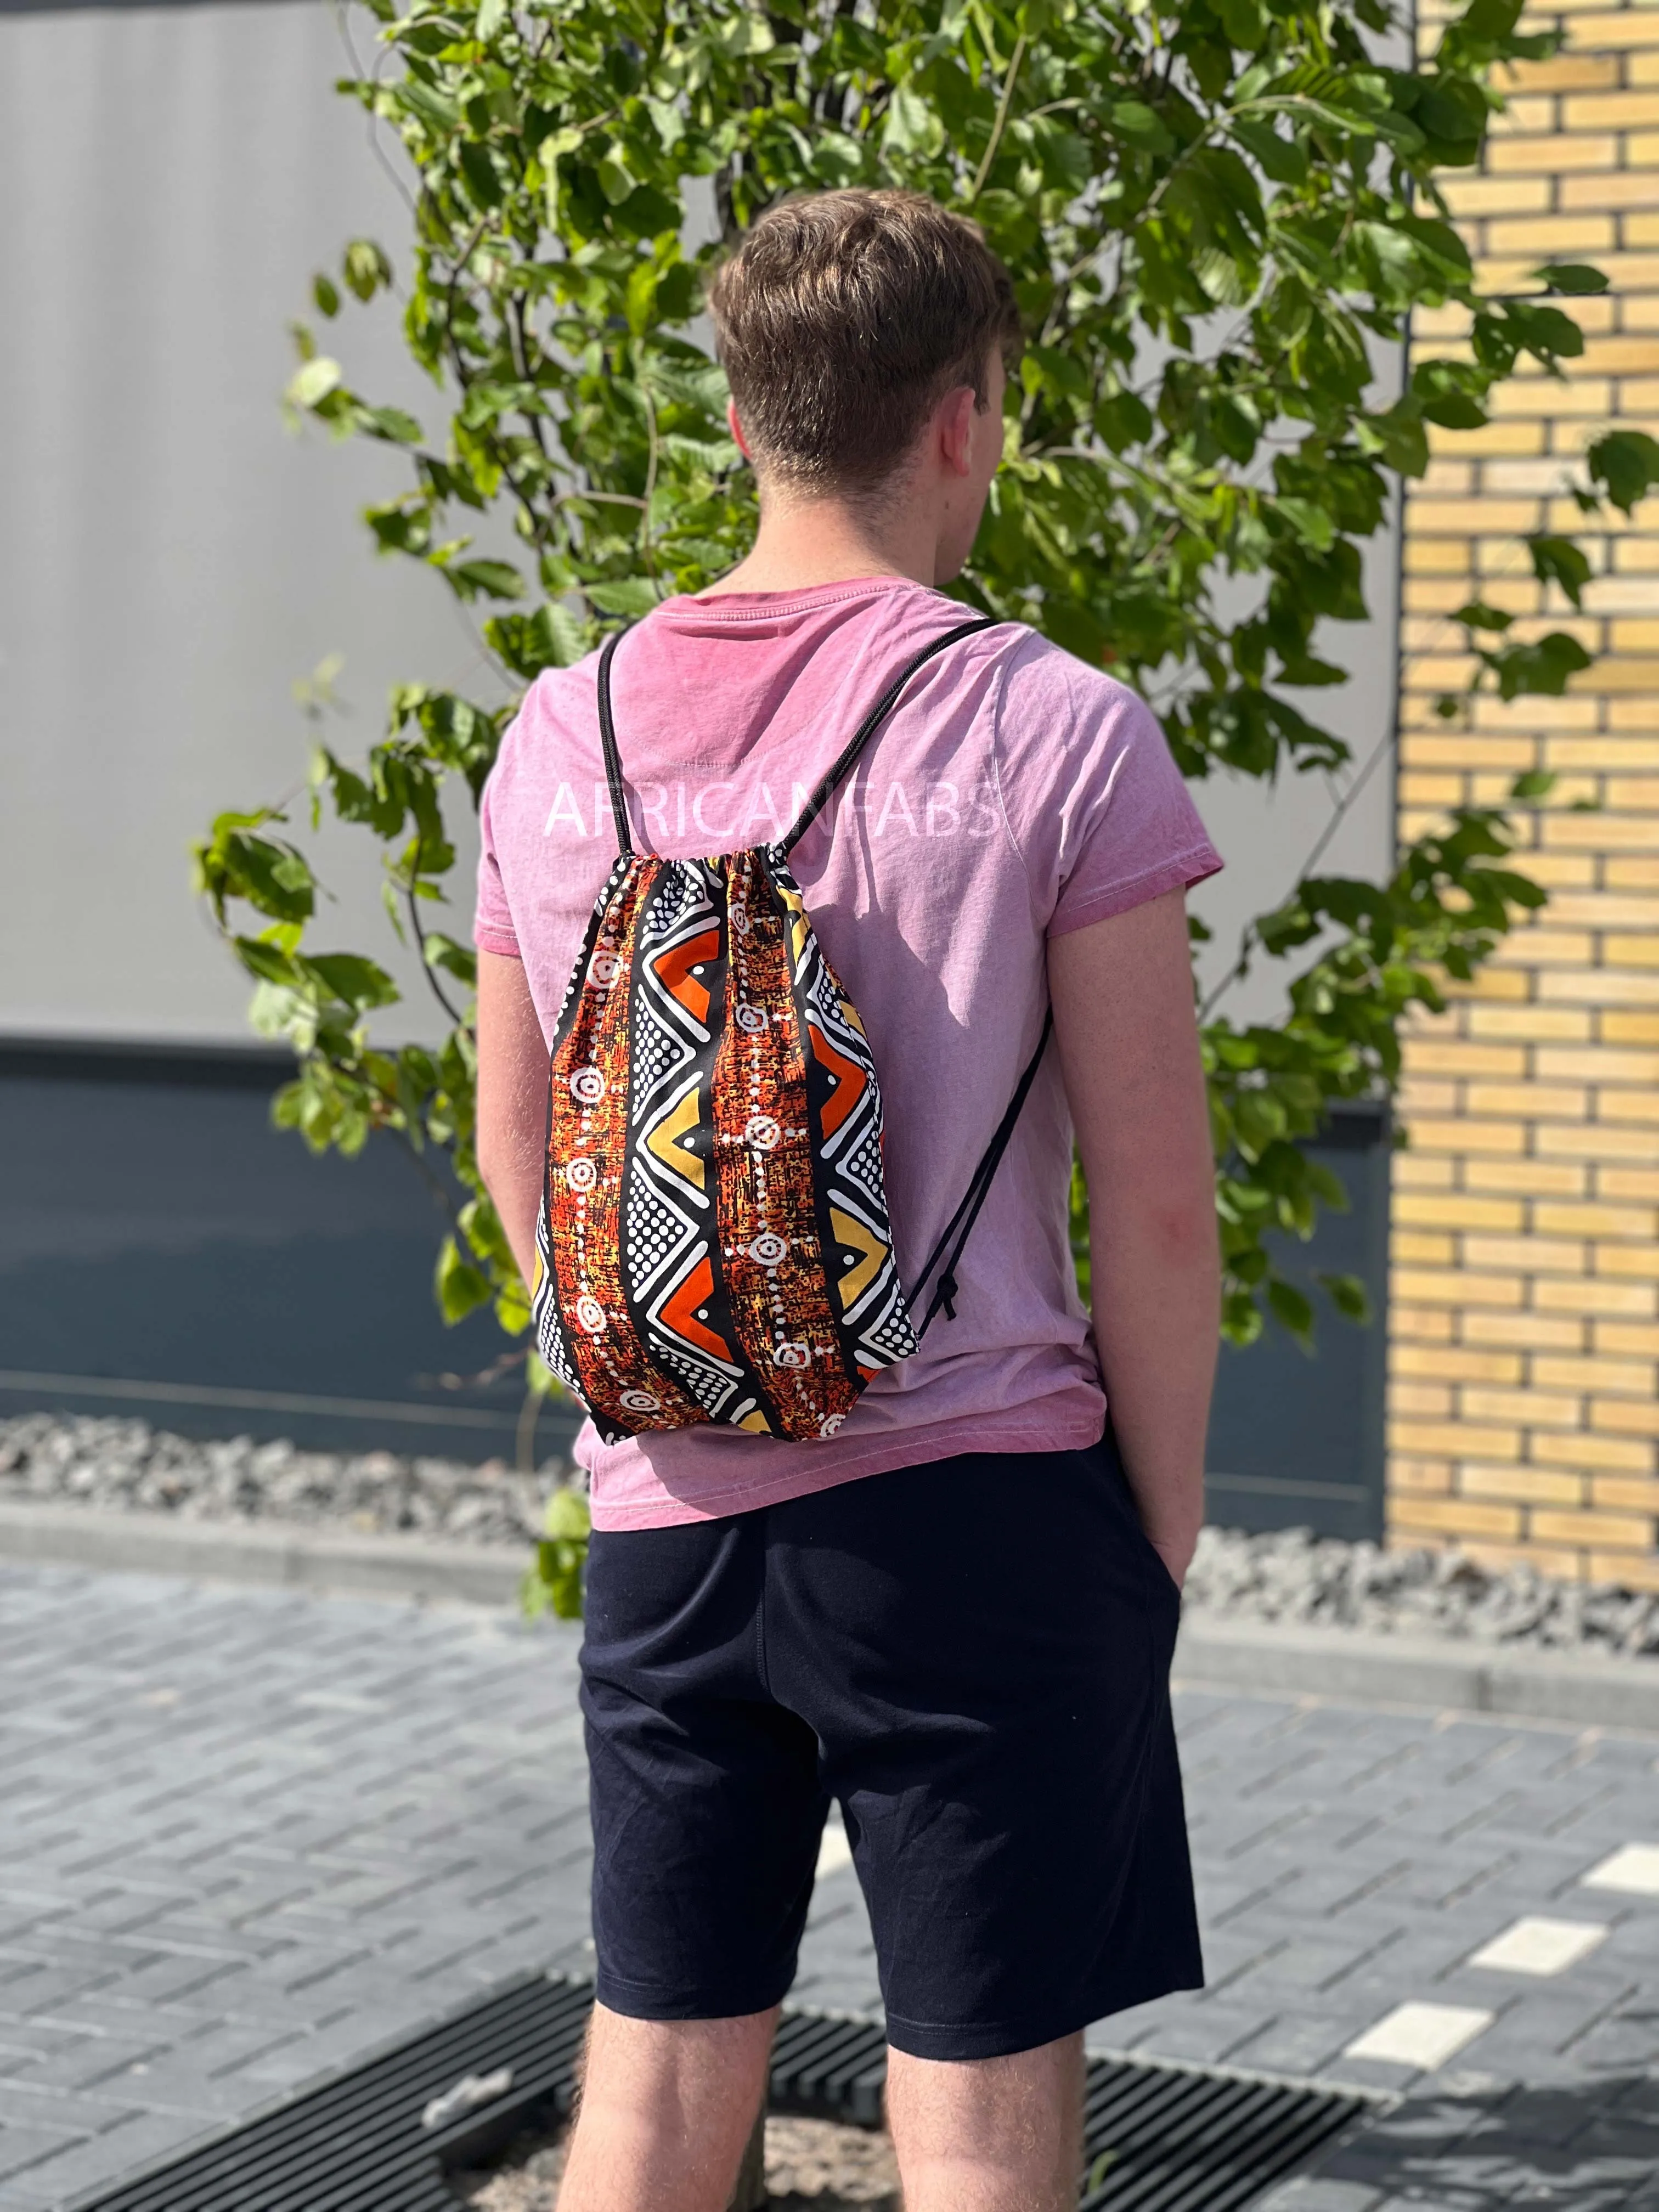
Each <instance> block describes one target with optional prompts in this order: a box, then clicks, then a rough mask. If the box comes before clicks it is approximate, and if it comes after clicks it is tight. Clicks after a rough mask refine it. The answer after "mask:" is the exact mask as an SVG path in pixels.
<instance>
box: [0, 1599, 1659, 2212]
mask: <svg viewBox="0 0 1659 2212" xmlns="http://www.w3.org/2000/svg"><path fill="white" fill-rule="evenodd" d="M576 1640H577V1639H576V1632H574V1630H572V1629H568V1628H565V1627H562V1626H556V1625H550V1624H542V1625H541V1626H538V1627H535V1628H530V1627H526V1626H524V1625H522V1624H521V1623H520V1622H518V1621H516V1620H513V1619H512V1618H510V1617H508V1616H507V1615H504V1614H501V1613H490V1612H486V1611H483V1610H482V1609H477V1610H471V1609H463V1608H455V1609H448V1610H441V1609H437V1608H422V1607H414V1606H407V1605H397V1604H391V1603H384V1602H375V1601H353V1600H347V1599H333V1598H318V1597H314V1596H311V1595H299V1594H289V1593H284V1592H281V1591H270V1590H252V1589H207V1588H201V1587H197V1586H193V1585H191V1584H189V1583H183V1582H178V1581H173V1580H167V1579H163V1578H160V1577H140V1576H131V1575H111V1576H94V1575H89V1574H82V1573H76V1572H73V1571H63V1570H52V1569H44V1568H43V1569H11V1570H5V1571H0V2212H46V2208H48V2207H56V2206H59V2205H64V2204H68V2203H73V2202H75V2201H76V2199H77V2198H81V2197H84V2196H85V2195H86V2194H87V2192H88V2191H94V2190H95V2189H96V2188H97V2187H98V2185H100V2184H103V2183H106V2182H108V2181H110V2180H112V2179H115V2178H118V2177H119V2176H120V2175H122V2174H124V2173H127V2172H131V2171H133V2170H134V2169H136V2168H138V2167H141V2166H146V2165H148V2164H149V2163H151V2162H153V2161H154V2160H156V2159H158V2158H160V2157H161V2156H163V2155H164V2154H167V2153H168V2152H170V2151H172V2150H173V2149H174V2148H180V2147H182V2146H183V2145H184V2144H185V2143H186V2142H190V2141H191V2140H193V2139H195V2138H197V2137H199V2136H202V2135H204V2133H208V2132H211V2131H214V2130H218V2129H220V2128H222V2127H223V2126H225V2125H226V2124H229V2123H231V2122H233V2121H234V2120H235V2119H236V2118H239V2117H240V2116H242V2115H244V2114H246V2113H248V2112H252V2111H253V2110H256V2109H258V2107H260V2106H264V2105H265V2104H268V2103H269V2102H270V2101H271V2100H273V2099H275V2098H276V2097H278V2096H280V2095H282V2094H283V2093H286V2092H288V2091H289V2090H291V2089H292V2088H294V2087H296V2086H297V2085H299V2084H301V2083H302V2082H305V2081H309V2080H311V2079H312V2078H313V2077H315V2076H317V2075H319V2074H323V2073H326V2072H328V2071H330V2070H331V2069H335V2068H337V2067H338V2066H340V2065H342V2064H344V2063H348V2062H349V2061H352V2060H355V2059H358V2058H361V2057H365V2056H367V2055H368V2052H369V2051H371V2050H373V2049H374V2048H376V2047H378V2046H380V2045H384V2044H386V2043H387V2042H388V2041H391V2040H394V2039H398V2038H399V2037H401V2036H403V2035H405V2034H407V2033H410V2032H411V2031H413V2030H415V2029H417V2028H418V2027H421V2026H422V2025H423V2024H425V2023H427V2022H428V2021H431V2020H432V2019H434V2018H435V2017H437V2016H439V2015H442V2014H444V2013H447V2012H448V2011H451V2010H453V2008H456V2007H457V2006H459V2005H460V2004H463V2003H465V2002H466V2001H467V1999H468V1998H469V1997H471V1996H474V1995H476V1994H477V1993H479V1992H481V1991H482V1990H485V1989H487V1988H489V1986H491V1985H493V1984H496V1983H498V1982H500V1981H501V1980H502V1979H504V1978H506V1977H507V1976H509V1975H512V1974H516V1973H519V1972H522V1971H523V1970H525V1969H526V1968H531V1967H537V1966H548V1967H562V1968H567V1969H577V1970H580V1968H581V1967H582V1966H584V1965H585V1963H586V1960H587V1958H588V1956H589V1953H588V1949H587V1942H586V1878H587V1854H588V1839H587V1830H586V1799H585V1785H584V1775H583V1767H582V1754H581V1740H580V1720H579V1717H578V1715H577V1711H576V1706H575V1697H574V1684H575V1651H576ZM1177 1705H1178V1717H1179V1722H1180V1728H1181V1735H1182V1749H1183V1759H1184V1762H1185V1768H1186V1774H1187V1780H1188V1795H1189V1800H1190V1811H1191V1816H1192V1829H1193V1840H1194V1852H1195V1857H1196V1860H1197V1865H1198V1870H1199V1881H1200V1905H1201V1909H1202V1913H1203V1919H1204V1927H1205V1937H1206V1953H1207V1958H1208V1965H1209V1972H1210V1976H1211V1982H1210V1986H1209V1988H1208V1989H1206V1990H1205V1991H1203V1992H1202V1993H1201V1994H1197V1995H1193V1996H1180V1997H1175V1998H1170V1999H1166V2000H1164V2001H1163V2002H1159V2003H1158V2004H1155V2005H1149V2006H1146V2007H1142V2008H1139V2010H1137V2011H1135V2012H1133V2013H1127V2014H1121V2015H1118V2016H1117V2017H1116V2018H1115V2019H1114V2020H1111V2021H1105V2022H1103V2023H1102V2024H1101V2025H1100V2027H1097V2029H1096V2030H1095V2031H1094V2032H1093V2034H1092V2036H1091V2042H1093V2043H1095V2044H1096V2045H1098V2047H1100V2048H1102V2049H1119V2050H1123V2049H1127V2050H1133V2051H1141V2052H1145V2053H1148V2054H1152V2055H1158V2056H1164V2057H1176V2058H1184V2059H1188V2060H1192V2061H1196V2062H1200V2063H1225V2064H1229V2065H1234V2066H1239V2067H1244V2068H1247V2069H1261V2070H1264V2071H1271V2072H1276V2073H1285V2074H1292V2075H1304V2076H1305V2075H1316V2076H1322V2077H1324V2078H1327V2079H1330V2080H1334V2081H1347V2082H1352V2083H1357V2084H1358V2085H1359V2086H1362V2087H1371V2088H1376V2089H1385V2090H1389V2091H1400V2092H1404V2093H1406V2099H1405V2101H1404V2102H1403V2103H1402V2104H1401V2105H1400V2106H1398V2108H1397V2109H1396V2110H1395V2112H1393V2113H1392V2114H1391V2115H1390V2116H1389V2117H1388V2118H1385V2119H1383V2121H1381V2122H1380V2124H1378V2125H1377V2126H1376V2127H1373V2128H1372V2129H1370V2130H1367V2131H1366V2132H1365V2133H1364V2134H1363V2135H1362V2136H1360V2137H1359V2138H1358V2139H1357V2140H1356V2141H1355V2142H1353V2143H1352V2144H1351V2145H1348V2146H1346V2147H1344V2148H1340V2149H1339V2150H1338V2151H1337V2152H1336V2153H1334V2154H1333V2155H1332V2156H1331V2157H1330V2158H1328V2160H1326V2161H1325V2164H1324V2166H1323V2167H1322V2169H1321V2171H1320V2172H1319V2173H1318V2174H1317V2175H1316V2177H1314V2178H1311V2179H1303V2180H1300V2181H1297V2182H1295V2183H1292V2184H1291V2185H1287V2187H1286V2188H1285V2189H1282V2190H1280V2191H1278V2192H1277V2193H1276V2194H1275V2196H1274V2197H1273V2199H1272V2204H1273V2212H1397V2208H1401V2207H1403V2206H1404V2205H1405V2204H1406V2203H1412V2204H1413V2205H1415V2206H1418V2207H1419V2208H1422V2207H1424V2206H1429V2207H1431V2208H1432V2207H1440V2206H1443V2207H1444V2208H1446V2212H1488V2208H1492V2212H1496V2208H1497V2207H1498V2205H1500V2204H1504V2205H1507V2204H1510V2203H1547V2202H1553V2203H1559V2204H1562V2205H1571V2206H1572V2207H1573V2208H1574V2212H1615V2208H1616V2212H1659V1869H1652V1868H1650V1869H1648V1870H1647V1873H1646V1874H1645V1875H1644V1869H1643V1867H1642V1865H1641V1864H1640V1863H1639V1861H1638V1863H1635V1864H1634V1868H1633V1872H1632V1863H1630V1862H1628V1861H1627V1862H1626V1865H1625V1869H1624V1870H1623V1871H1622V1872H1620V1875H1619V1878H1620V1880H1628V1879H1632V1878H1634V1879H1647V1878H1648V1876H1649V1875H1651V1876H1652V1882H1651V1887H1650V1890H1648V1891H1646V1892H1643V1891H1640V1890H1636V1891H1632V1890H1631V1889H1628V1888H1617V1889H1615V1888H1607V1887H1585V1886H1584V1885H1583V1877H1584V1876H1585V1875H1587V1874H1589V1873H1591V1872H1593V1871H1594V1870H1595V1869H1597V1868H1598V1867H1600V1866H1601V1865H1602V1864H1603V1863H1604V1862H1606V1861H1607V1860H1608V1859H1609V1857H1611V1855H1612V1854H1613V1853H1614V1852H1615V1851H1618V1850H1620V1849H1621V1847H1623V1846H1625V1845H1626V1844H1632V1843H1635V1844H1641V1843H1647V1844H1659V1772H1656V1755H1659V1739H1653V1740H1650V1739H1639V1738H1636V1737H1632V1736H1619V1735H1597V1734H1596V1733H1595V1732H1593V1731H1590V1732H1586V1731H1583V1730H1575V1729H1567V1728H1559V1727H1551V1726H1547V1725H1542V1724H1539V1725H1532V1724H1519V1723H1513V1722H1507V1721H1504V1722H1500V1721H1497V1720H1491V1719H1481V1718H1479V1717H1464V1716H1445V1715H1442V1716H1433V1715H1426V1714H1420V1713H1406V1712H1398V1711H1364V1710H1358V1709H1356V1708H1354V1707H1352V1706H1351V1705H1350V1706H1343V1707H1338V1706H1334V1705H1324V1704H1321V1703H1319V1702H1317V1701H1316V1700H1315V1699H1313V1698H1311V1697H1310V1699H1306V1700H1304V1701H1300V1702H1298V1701H1296V1700H1292V1699H1284V1698H1277V1699H1266V1698H1248V1697H1228V1696H1225V1695H1221V1694H1218V1693H1216V1692H1211V1691H1204V1692H1199V1691H1189V1692H1183V1693H1182V1695H1181V1696H1180V1697H1179V1699H1178V1701H1177ZM1537 1919H1542V1920H1544V1921H1547V1922H1558V1923H1559V1922H1563V1921H1565V1922H1568V1923H1577V1924H1579V1925H1581V1926H1582V1925H1588V1926H1592V1927H1596V1928H1602V1929H1606V1931H1607V1932H1606V1934H1605V1936H1603V1937H1602V1938H1601V1940H1600V1941H1599V1942H1597V1943H1596V1945H1595V1948H1593V1949H1592V1950H1590V1951H1589V1953H1588V1954H1587V1955H1584V1956H1582V1957H1579V1958H1577V1960H1576V1961H1575V1962H1574V1963H1573V1964H1571V1966H1568V1967H1566V1968H1565V1970H1563V1971H1561V1972H1556V1973H1554V1974H1541V1973H1522V1972H1512V1971H1498V1970H1495V1969H1492V1968H1490V1967H1476V1966H1472V1965H1470V1964H1469V1960H1470V1956H1471V1954H1473V1953H1474V1952H1475V1951H1477V1950H1479V1949H1480V1948H1482V1947H1483V1946H1485V1945H1486V1944H1487V1943H1489V1942H1492V1940H1493V1939H1494V1938H1496V1937H1498V1936H1502V1935H1504V1934H1505V1933H1506V1931H1508V1930H1510V1929H1511V1928H1512V1927H1513V1925H1514V1923H1516V1922H1517V1921H1532V1920H1537ZM1562 1948H1564V1947H1563V1943H1562V1939H1561V1936H1560V1933H1559V1929H1558V1930H1557V1931H1556V1932H1555V1933H1554V1934H1552V1933H1551V1932H1550V1930H1549V1929H1545V1930H1544V1931H1543V1933H1542V1935H1540V1934H1539V1932H1538V1931H1537V1930H1533V1931H1532V1932H1531V1933H1530V1934H1528V1933H1527V1932H1526V1931H1522V1935H1521V1936H1518V1937H1516V1938H1514V1939H1512V1941H1511V1945H1510V1949H1511V1950H1513V1951H1516V1954H1517V1955H1522V1956H1532V1955H1534V1954H1536V1955H1537V1956H1538V1957H1540V1958H1544V1959H1547V1957H1548V1956H1549V1955H1550V1954H1552V1952H1556V1953H1559V1951H1560V1950H1561V1949H1562ZM1565 1948H1566V1949H1568V1950H1571V1949H1572V1948H1575V1946H1574V1945H1573V1943H1572V1942H1571V1940H1569V1941H1568V1942H1567V1943H1566V1945H1565ZM795 1994H796V1996H797V1998H798V1999H799V2001H801V2002H810V2003H812V2004H818V2005H824V2006H830V2007H835V2008H845V2009H851V2010H859V2011H873V2010H875V2009H876V2008H877V2007H878V1992H877V1989H876V1983H875V1975H874V1971H873V1962H872V1957H871V1953H870V1945H869V1936H868V1929H867V1923H866V1919H865V1916H864V1911H863V1907H862V1904H861V1902H860V1897H859V1893H858V1888H857V1884H856V1881H855V1880H854V1876H853V1875H852V1873H851V1871H850V1870H849V1869H842V1870H840V1871H837V1872H835V1873H831V1874H828V1875H826V1876H825V1877H823V1879H821V1880H820V1881H819V1884H818V1888H817V1897H816V1899H815V1901H814V1906H813V1911H812V1917H811V1923H810V1926H809V1929H808V1934H807V1939H806V1942H805V1948H804V1952H803V1956H802V1960H801V1969H800V1974H799V1979H798V1982H797V1984H796V1992H795ZM1402 2007H1405V2008H1411V2009H1410V2010H1409V2011H1408V2012H1407V2013H1404V2014H1402V2013H1401V2009H1400V2008H1402ZM1368 2031H1375V2032H1376V2034H1380V2035H1381V2037H1382V2039H1383V2045H1384V2046H1385V2047H1388V2048H1390V2049H1396V2050H1398V2051H1401V2054H1402V2055H1401V2056H1400V2057H1397V2058H1396V2059H1395V2060H1394V2061H1392V2062H1385V2061H1383V2060H1380V2059H1377V2058H1367V2057H1356V2056H1352V2055H1349V2046H1350V2045H1352V2044H1353V2043H1355V2042H1356V2041H1357V2040H1358V2039H1359V2038H1360V2037H1361V2036H1362V2035H1365V2034H1366V2033H1367V2032H1368ZM1449 2037H1450V2039H1451V2043H1450V2045H1449V2044H1448V2038H1449ZM1460 2038H1461V2039H1462V2040H1461V2041H1460V2040H1459V2039H1460ZM1375 2039H1376V2036H1375V2035H1373V2037H1372V2040H1373V2041H1375Z"/></svg>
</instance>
